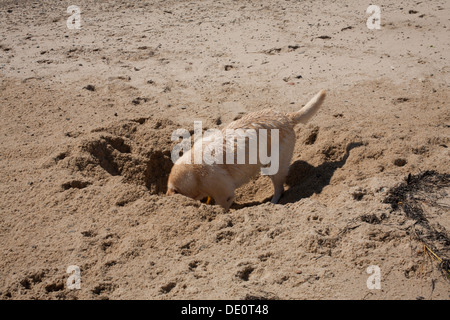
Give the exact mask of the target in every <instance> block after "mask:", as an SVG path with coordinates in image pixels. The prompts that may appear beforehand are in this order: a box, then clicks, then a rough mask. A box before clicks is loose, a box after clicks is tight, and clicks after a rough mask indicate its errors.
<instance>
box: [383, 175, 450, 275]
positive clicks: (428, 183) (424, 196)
mask: <svg viewBox="0 0 450 320" xmlns="http://www.w3.org/2000/svg"><path fill="white" fill-rule="evenodd" d="M449 192H450V174H446V173H445V174H441V173H438V172H435V171H425V172H422V173H420V174H417V175H411V174H409V175H408V177H407V178H406V179H405V181H404V182H403V183H402V184H400V185H399V186H398V187H395V188H393V189H391V190H390V191H389V193H388V195H387V197H386V198H385V200H384V202H385V203H389V204H390V205H391V206H392V209H394V210H399V209H401V210H402V211H403V212H404V213H405V215H406V216H407V217H408V218H410V219H413V220H415V221H416V223H414V225H412V227H413V228H414V233H415V235H416V236H417V237H418V238H419V239H420V241H422V242H423V243H424V245H425V246H426V247H427V248H428V250H429V251H430V252H431V253H433V255H434V257H435V258H436V260H437V261H438V262H439V267H440V269H441V271H442V272H443V274H444V275H445V276H446V277H447V278H448V279H450V234H449V230H448V226H447V228H446V225H447V223H446V221H448V212H449V205H448V202H449V201H448V200H449Z"/></svg>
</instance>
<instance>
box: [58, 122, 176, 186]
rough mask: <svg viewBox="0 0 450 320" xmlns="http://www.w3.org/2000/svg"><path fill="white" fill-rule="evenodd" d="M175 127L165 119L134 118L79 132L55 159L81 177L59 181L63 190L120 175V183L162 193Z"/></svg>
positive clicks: (169, 163)
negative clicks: (68, 146) (81, 177)
mask: <svg viewBox="0 0 450 320" xmlns="http://www.w3.org/2000/svg"><path fill="white" fill-rule="evenodd" d="M175 128H176V126H174V125H173V123H172V122H171V121H168V120H149V119H138V120H128V121H123V122H121V123H119V124H115V125H112V126H110V127H107V128H99V129H96V130H94V131H93V132H91V133H90V134H88V135H87V136H80V137H79V138H77V140H78V141H77V142H76V143H75V144H74V145H73V146H72V147H71V148H69V150H68V151H67V152H65V153H64V154H65V157H64V158H62V159H61V157H60V158H59V159H58V161H57V163H58V164H61V165H62V166H65V167H66V168H67V169H69V170H70V171H71V173H72V174H73V175H76V176H79V175H80V174H81V176H83V177H84V179H73V180H71V181H68V182H65V183H63V184H62V188H63V190H67V189H70V188H78V189H82V188H86V187H88V186H89V185H91V184H93V182H92V181H102V183H103V182H104V181H105V180H107V179H110V178H111V177H115V176H120V177H122V182H123V183H131V184H137V185H142V186H145V187H146V188H147V189H148V190H149V191H150V193H151V194H163V193H165V192H166V188H167V179H168V176H169V173H170V169H171V168H172V165H173V164H172V160H171V159H170V150H171V146H172V141H170V137H171V133H172V131H173V130H174V129H175Z"/></svg>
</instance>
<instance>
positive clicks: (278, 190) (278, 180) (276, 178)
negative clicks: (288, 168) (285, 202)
mask: <svg viewBox="0 0 450 320" xmlns="http://www.w3.org/2000/svg"><path fill="white" fill-rule="evenodd" d="M280 171H281V169H280V170H279V171H278V173H277V174H275V175H273V176H270V179H272V183H273V189H274V192H273V197H272V200H270V202H272V203H278V201H279V200H280V198H281V196H282V194H283V192H284V183H285V182H286V176H287V172H280Z"/></svg>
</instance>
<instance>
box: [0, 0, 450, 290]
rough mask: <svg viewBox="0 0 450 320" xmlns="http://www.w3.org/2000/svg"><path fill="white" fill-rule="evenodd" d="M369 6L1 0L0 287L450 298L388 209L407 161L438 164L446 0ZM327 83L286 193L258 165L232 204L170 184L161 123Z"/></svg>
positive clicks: (167, 134)
mask: <svg viewBox="0 0 450 320" xmlns="http://www.w3.org/2000/svg"><path fill="white" fill-rule="evenodd" d="M74 4H75V5H78V6H79V7H80V8H81V11H82V12H81V29H79V30H76V29H75V30H70V29H68V28H67V27H66V19H67V18H68V17H69V14H68V13H67V12H66V10H67V7H68V6H69V5H74ZM370 4H372V3H371V2H368V1H355V0H352V1H336V2H331V1H310V0H308V1H293V0H290V1H289V0H286V1H268V0H262V1H218V0H206V1H180V0H168V1H167V0H164V1H139V2H137V1H135V2H126V1H118V0H115V1H97V0H95V1H94V0H91V1H87V0H77V1H76V3H75V2H72V1H71V2H69V1H65V0H64V1H1V3H0V23H1V33H0V80H1V84H0V90H1V91H0V106H1V118H0V142H1V149H0V181H1V183H0V258H1V259H0V298H1V299H254V298H267V299H416V298H425V299H449V288H450V284H449V281H447V280H446V279H445V278H444V277H443V275H442V274H441V272H440V271H439V270H438V265H437V262H436V261H435V260H433V259H431V258H430V255H427V254H425V252H424V251H423V243H422V242H421V241H419V239H418V238H417V237H416V236H415V235H414V234H415V233H414V223H415V221H414V220H411V219H408V218H407V217H406V216H405V214H404V213H403V212H402V211H401V210H396V211H394V210H392V209H391V207H390V205H389V204H386V203H383V200H384V198H385V197H386V194H387V192H388V190H389V189H390V188H392V187H394V186H396V185H398V184H399V183H401V182H402V181H403V180H404V178H405V177H406V176H407V175H408V174H409V173H411V174H417V173H419V172H423V171H425V170H436V171H437V172H440V173H449V149H448V145H449V142H450V128H449V124H450V112H449V109H450V108H449V101H450V97H449V83H448V80H449V73H450V67H449V58H450V53H449V52H450V43H449V39H450V38H449V30H448V28H449V17H450V12H449V10H450V8H449V3H448V1H445V0H440V1H426V2H417V1H396V2H393V1H391V2H388V1H384V0H380V1H378V2H377V3H376V4H377V5H378V6H380V8H381V29H380V30H370V29H368V28H367V26H366V20H367V19H368V17H369V15H368V14H366V9H367V7H368V6H369V5H370ZM320 89H326V90H327V92H328V96H327V99H326V102H325V103H324V105H323V107H322V108H321V110H320V111H319V113H318V114H317V115H316V116H315V117H314V119H313V120H312V121H311V122H310V123H309V124H308V125H305V126H301V125H299V126H298V127H296V132H297V136H298V141H297V144H296V148H295V151H294V158H293V164H292V166H291V171H290V174H289V177H288V181H287V185H286V192H285V194H284V196H283V197H282V199H281V201H280V204H278V205H272V204H270V203H267V200H268V199H269V197H270V196H271V195H272V186H271V183H270V180H269V179H268V178H267V177H261V178H259V179H257V180H255V181H252V182H250V183H249V184H248V185H246V186H244V187H242V188H240V189H239V190H238V192H237V201H236V204H235V205H234V206H233V207H232V209H231V210H230V211H229V212H224V211H223V210H222V209H221V208H220V207H218V206H212V205H206V204H204V203H200V202H198V201H194V200H191V199H187V198H185V197H183V196H178V195H177V196H174V197H165V196H164V192H165V188H166V186H165V183H166V181H167V176H168V173H169V171H170V168H171V165H172V162H171V161H170V151H171V149H172V147H173V145H174V142H172V141H171V139H170V138H171V133H172V131H173V130H175V129H177V128H186V129H188V130H192V129H193V121H194V120H201V121H203V126H204V128H221V127H223V126H224V125H225V124H226V123H228V122H230V121H232V120H233V119H235V118H236V117H239V116H241V115H242V114H244V113H247V112H250V111H255V110H260V109H263V108H266V107H272V108H276V109H278V110H282V111H286V112H291V111H295V110H298V109H299V108H300V107H301V106H302V105H303V104H304V103H306V102H307V101H308V100H309V99H310V98H311V97H312V96H313V95H314V94H315V93H316V92H317V91H319V90H320ZM447 191H448V189H447ZM443 199H444V200H447V201H448V195H447V194H444V195H443ZM367 217H371V218H370V219H367ZM438 218H439V219H440V220H439V221H440V225H441V226H443V227H444V230H446V232H447V235H448V231H449V228H450V227H449V219H450V217H449V213H448V211H447V212H444V213H441V214H440V215H439V217H438ZM445 226H446V229H445ZM441 253H442V252H441ZM446 258H449V257H448V256H447V257H446ZM71 265H76V266H79V267H80V270H81V289H79V290H70V289H69V288H68V287H67V284H66V280H67V279H68V277H69V276H70V275H69V274H68V273H66V270H67V268H68V266H71ZM370 265H377V266H379V268H380V271H381V289H368V287H367V284H366V281H367V279H368V277H369V275H368V274H367V273H366V269H367V268H368V267H369V266H370Z"/></svg>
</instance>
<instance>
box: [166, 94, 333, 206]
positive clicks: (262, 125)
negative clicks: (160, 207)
mask: <svg viewBox="0 0 450 320" xmlns="http://www.w3.org/2000/svg"><path fill="white" fill-rule="evenodd" d="M325 95H326V94H325V91H324V90H322V91H320V92H319V93H318V94H316V95H315V96H314V97H313V98H312V99H311V100H310V101H309V102H308V103H307V104H306V105H305V106H304V107H303V108H302V109H301V110H299V111H297V112H293V113H282V112H279V111H276V110H272V109H265V110H262V111H257V112H253V113H249V114H247V115H245V116H244V117H242V118H240V119H238V120H236V121H233V122H231V123H230V124H228V125H227V126H226V127H225V128H224V129H222V131H221V132H222V133H223V134H226V136H227V139H222V135H220V138H219V137H218V135H217V134H216V136H215V137H212V138H211V137H206V138H203V139H199V140H197V141H195V143H194V146H193V147H192V148H191V150H189V151H188V152H186V153H184V154H183V155H182V156H181V157H180V158H179V159H178V160H177V161H176V162H175V164H174V166H173V167H172V170H171V172H170V175H169V180H168V184H167V195H168V196H169V195H173V194H177V193H180V194H182V195H185V196H187V197H190V198H193V199H196V200H202V199H204V198H206V197H211V198H213V199H214V201H215V203H216V204H218V205H220V206H222V207H223V208H224V209H225V210H228V209H229V208H230V206H231V204H232V203H233V201H234V198H235V195H234V191H235V189H236V188H238V187H240V186H242V185H243V184H245V183H247V182H249V181H250V180H251V179H252V178H254V177H255V176H256V175H257V174H258V173H259V171H261V172H263V169H264V168H265V169H267V165H268V163H267V157H266V159H265V160H266V161H262V159H263V158H262V157H261V156H262V154H264V152H263V151H265V152H266V153H265V154H266V155H267V154H268V152H269V151H270V152H269V153H270V154H271V155H272V156H273V155H278V157H279V159H273V158H272V162H275V161H274V160H277V163H276V165H275V166H272V164H271V166H272V167H274V169H275V170H272V171H273V172H271V173H266V174H268V175H269V176H270V178H271V179H272V182H273V186H274V195H273V197H272V200H271V202H272V203H278V201H279V200H280V198H281V195H282V193H283V191H284V183H285V181H286V176H287V174H288V171H289V165H290V163H291V159H292V153H293V150H294V146H295V131H294V126H295V125H296V124H297V123H306V122H307V121H308V120H309V119H310V118H311V117H312V116H313V115H314V114H315V113H316V112H317V110H318V109H319V107H320V105H321V104H322V102H323V101H324V99H325ZM239 129H241V130H239ZM252 129H253V130H254V132H256V133H259V132H262V131H265V132H266V133H267V131H268V134H266V136H265V137H264V136H260V139H259V141H260V144H259V145H258V144H254V145H253V146H255V145H256V151H255V150H252V148H251V147H252V145H251V142H250V140H251V135H246V136H245V137H244V138H246V139H247V140H246V143H244V144H239V143H236V141H239V138H242V136H243V132H244V130H247V131H249V130H252ZM264 129H265V130H264ZM247 131H245V132H247ZM228 133H229V134H228ZM275 133H276V134H275ZM230 137H231V139H230ZM261 137H262V138H265V139H262V138H261ZM276 138H278V139H279V140H278V141H277V140H276ZM221 139H222V141H221ZM274 140H275V141H274ZM230 141H231V142H230ZM241 141H242V140H241ZM261 141H262V144H261ZM247 142H248V143H247ZM199 144H200V145H199ZM221 146H223V147H224V148H223V149H222V152H223V154H220V155H219V154H218V150H220V148H219V149H217V148H216V147H221ZM205 148H208V150H209V151H211V150H213V151H212V154H214V152H216V155H219V157H218V158H215V159H216V160H217V159H219V160H220V159H222V160H223V159H227V160H229V159H234V160H236V156H237V155H238V154H239V151H243V153H245V156H246V158H247V161H240V163H239V161H232V162H231V163H230V161H216V162H211V161H209V162H208V161H205V160H202V161H201V162H200V163H199V162H196V163H191V161H190V160H191V159H192V158H193V157H194V156H195V155H194V153H195V152H196V151H195V150H200V152H202V151H205ZM263 149H264V150H263ZM252 151H253V156H254V155H255V154H256V155H258V154H259V156H260V157H257V156H256V161H253V162H251V161H249V160H250V158H251V157H252V155H251V152H252ZM230 153H232V154H231V155H230ZM221 157H222V158H221ZM253 159H254V158H253ZM241 160H242V159H241ZM263 174H264V173H263Z"/></svg>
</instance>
